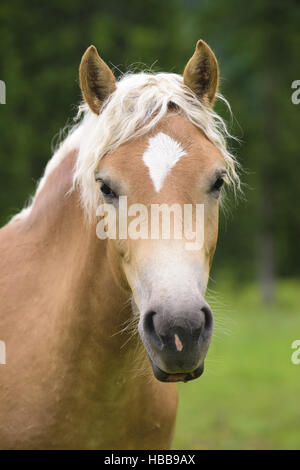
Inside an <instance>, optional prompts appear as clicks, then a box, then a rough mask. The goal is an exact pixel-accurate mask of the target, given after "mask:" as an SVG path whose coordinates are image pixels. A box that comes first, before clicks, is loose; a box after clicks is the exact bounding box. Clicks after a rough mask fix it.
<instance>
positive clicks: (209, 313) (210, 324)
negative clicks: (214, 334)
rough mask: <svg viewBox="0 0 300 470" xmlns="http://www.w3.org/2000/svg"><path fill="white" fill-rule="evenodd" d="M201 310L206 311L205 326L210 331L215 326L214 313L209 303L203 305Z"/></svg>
mask: <svg viewBox="0 0 300 470" xmlns="http://www.w3.org/2000/svg"><path fill="white" fill-rule="evenodd" d="M201 311H202V312H203V313H204V327H205V330H206V331H210V330H211V329H212V327H213V315H212V311H211V309H210V308H209V306H208V305H205V306H204V307H202V309H201Z"/></svg>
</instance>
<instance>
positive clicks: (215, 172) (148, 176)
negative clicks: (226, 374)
mask: <svg viewBox="0 0 300 470" xmlns="http://www.w3.org/2000/svg"><path fill="white" fill-rule="evenodd" d="M96 178H97V179H98V180H99V184H100V189H101V190H102V193H103V198H104V201H105V202H106V203H107V205H109V204H110V205H112V206H114V208H115V213H116V214H117V227H118V228H119V225H120V218H122V220H123V222H122V223H123V225H124V217H125V218H126V225H127V228H128V236H127V237H122V239H121V238H120V236H118V235H117V236H116V238H115V239H109V241H108V243H109V256H110V260H111V266H112V269H113V272H114V273H115V275H116V276H117V279H118V281H119V283H120V284H121V285H122V286H123V288H124V289H127V290H128V289H130V291H131V292H132V298H133V305H134V309H135V310H136V313H137V314H138V315H139V327H138V329H139V334H140V337H141V339H142V341H143V343H144V345H145V348H146V351H147V353H148V356H149V358H150V361H151V364H152V367H153V371H154V374H155V376H156V377H157V378H158V379H159V380H163V381H177V380H189V379H192V378H196V377H198V376H199V375H200V374H201V373H202V372H203V362H204V358H205V355H206V352H207V349H208V346H209V341H210V337H211V334H212V330H213V317H212V312H211V309H210V307H209V305H208V304H207V303H206V301H205V300H204V293H205V290H206V286H207V281H208V276H209V270H210V266H211V263H212V258H213V254H214V251H215V247H216V242H217V232H218V206H219V196H220V192H221V186H222V183H223V181H224V180H225V179H226V169H225V163H224V160H223V157H222V155H221V153H220V152H219V151H218V150H217V148H216V147H215V146H214V145H213V144H212V143H211V142H210V141H208V139H207V138H206V137H205V136H204V134H202V133H201V131H200V130H199V129H197V128H196V127H195V126H194V125H193V124H191V123H190V122H189V121H188V120H187V119H186V118H185V117H183V116H182V115H180V114H175V115H174V114H172V113H170V114H168V115H167V116H166V117H165V119H163V120H162V121H161V122H160V123H159V125H158V126H157V128H155V129H154V130H153V131H152V132H151V134H147V135H145V136H142V137H140V138H138V139H135V140H133V141H132V142H129V143H127V144H125V145H123V146H121V147H119V148H118V149H117V150H115V151H114V152H112V153H110V154H107V155H106V156H105V157H103V158H102V160H101V161H100V163H99V165H98V169H97V172H96ZM121 200H122V201H123V202H122V207H121ZM124 200H126V205H124ZM197 206H198V208H199V207H200V208H202V209H204V210H203V211H202V210H201V211H200V214H201V215H202V217H200V218H199V219H197V209H196V207H197ZM162 207H164V209H167V210H166V212H165V215H166V214H168V213H169V214H170V213H172V210H171V211H170V212H168V209H170V208H174V207H176V208H177V209H181V212H180V215H179V218H178V219H177V228H179V229H180V228H183V230H182V233H181V234H180V233H179V236H178V232H176V223H175V213H172V215H171V217H170V219H169V221H170V226H171V230H170V231H169V233H167V237H166V233H163V223H164V222H166V221H164V220H163V215H161V217H160V218H159V219H157V218H155V217H154V215H153V209H155V211H154V212H155V214H157V210H158V208H162ZM187 207H188V208H189V210H192V213H191V218H190V220H191V221H192V225H193V227H194V228H195V227H196V228H197V227H198V229H200V230H203V231H202V234H203V237H202V240H201V241H202V243H198V244H197V245H196V244H193V242H191V240H190V239H188V234H187V233H186V232H185V230H184V227H183V225H184V223H183V222H184V217H185V209H186V208H187ZM124 210H126V214H124ZM122 211H123V212H122ZM161 214H163V212H162V213H161ZM157 221H159V224H160V226H159V228H157V227H156V226H153V225H155V224H156V223H157ZM172 222H173V224H172ZM142 226H143V227H142ZM133 227H134V228H136V231H134V230H133ZM117 232H118V233H119V231H118V230H117ZM179 232H180V230H179ZM194 233H195V231H194ZM153 234H154V235H156V237H153ZM180 235H181V236H180Z"/></svg>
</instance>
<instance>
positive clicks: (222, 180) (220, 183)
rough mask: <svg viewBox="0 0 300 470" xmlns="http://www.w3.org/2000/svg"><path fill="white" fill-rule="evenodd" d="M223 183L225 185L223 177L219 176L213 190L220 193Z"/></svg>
mask: <svg viewBox="0 0 300 470" xmlns="http://www.w3.org/2000/svg"><path fill="white" fill-rule="evenodd" d="M223 183H224V179H223V178H222V177H221V176H219V178H217V180H216V182H215V184H214V185H213V187H212V190H213V191H220V189H221V187H222V186H223Z"/></svg>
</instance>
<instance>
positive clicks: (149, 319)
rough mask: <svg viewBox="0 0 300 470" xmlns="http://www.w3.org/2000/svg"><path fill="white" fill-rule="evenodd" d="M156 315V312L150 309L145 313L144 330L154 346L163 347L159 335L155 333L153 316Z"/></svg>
mask: <svg viewBox="0 0 300 470" xmlns="http://www.w3.org/2000/svg"><path fill="white" fill-rule="evenodd" d="M154 315H156V312H154V311H153V310H151V311H150V312H148V313H146V314H145V318H144V332H145V333H146V335H147V336H148V337H149V339H150V341H151V343H152V344H153V346H156V347H157V348H158V349H162V348H163V342H162V340H161V338H160V336H159V335H158V334H157V333H156V331H155V327H154V323H153V317H154Z"/></svg>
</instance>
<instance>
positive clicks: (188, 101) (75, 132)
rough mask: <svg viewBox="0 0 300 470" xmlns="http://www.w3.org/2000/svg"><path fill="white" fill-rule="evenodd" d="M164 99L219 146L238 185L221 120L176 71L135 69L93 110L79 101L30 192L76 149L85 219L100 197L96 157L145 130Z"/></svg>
mask: <svg viewBox="0 0 300 470" xmlns="http://www.w3.org/2000/svg"><path fill="white" fill-rule="evenodd" d="M217 98H218V99H221V100H223V101H224V102H225V103H226V105H227V106H228V107H229V104H228V102H227V101H226V100H225V99H224V98H223V97H222V95H220V94H218V95H217ZM170 103H173V104H174V105H175V107H176V112H179V113H181V114H182V115H184V116H186V117H187V118H188V119H189V121H190V122H192V123H193V124H194V125H195V126H197V127H198V128H199V129H201V130H202V131H203V132H204V134H205V135H206V137H207V138H208V139H209V140H210V141H211V142H212V143H213V144H214V145H215V146H216V147H217V148H218V149H219V150H220V151H221V153H222V154H223V156H224V159H225V163H226V166H227V172H228V178H229V180H230V182H231V184H232V187H233V188H234V191H236V190H239V188H240V181H239V177H238V174H237V165H238V164H237V162H236V160H235V158H234V156H233V155H231V153H230V152H229V151H228V149H227V144H226V141H227V139H228V138H231V137H232V136H231V135H230V134H229V132H228V130H227V127H226V125H225V123H224V121H223V119H222V118H221V117H220V116H219V115H218V114H216V113H215V112H214V111H213V110H212V109H210V108H208V107H207V106H205V105H204V104H202V103H201V102H200V101H199V99H198V98H197V97H196V95H194V93H193V92H192V91H191V90H190V89H189V88H187V87H186V86H185V85H184V84H183V78H182V76H180V75H177V74H170V73H156V74H152V73H138V74H125V75H124V76H123V77H122V78H121V79H120V80H119V81H118V82H117V89H116V91H115V92H114V93H112V94H111V95H110V97H109V98H108V99H107V101H106V102H105V103H104V105H103V107H102V110H101V113H100V114H99V115H96V114H94V113H93V112H91V111H90V110H89V108H88V106H87V105H86V104H83V105H81V106H79V109H78V114H77V117H76V124H75V125H74V126H73V128H71V130H70V131H69V134H68V136H67V137H66V139H65V140H64V141H63V142H62V143H61V144H60V147H59V148H58V150H57V151H56V152H55V154H54V155H53V157H52V159H51V160H50V161H49V162H48V164H47V166H46V169H45V173H44V176H43V178H42V179H41V181H40V183H39V186H38V188H37V192H36V194H37V193H38V192H39V191H40V190H41V188H42V187H43V185H44V183H45V180H46V178H47V176H48V174H49V173H50V172H51V171H52V170H53V169H54V168H55V167H57V166H58V165H59V163H60V162H61V160H62V159H63V158H64V156H65V155H66V154H67V153H68V152H69V151H70V150H73V149H76V148H78V157H77V161H76V165H75V169H74V176H73V188H74V187H75V186H78V187H79V188H80V194H81V203H82V206H83V208H84V210H85V212H86V214H87V215H88V217H89V219H90V218H91V217H92V216H93V215H95V210H96V207H97V206H98V204H99V202H100V200H99V198H100V194H99V187H98V185H97V184H96V182H95V177H94V172H95V169H96V167H97V165H98V162H99V160H100V159H101V158H102V157H103V156H104V155H105V154H107V153H108V152H111V151H112V150H114V149H116V148H117V147H119V146H120V145H122V144H124V143H125V142H127V141H129V140H131V139H133V138H135V137H138V136H140V135H143V134H146V133H147V132H149V131H150V130H151V129H152V128H153V127H154V126H155V125H156V124H157V123H158V122H159V121H160V120H161V119H162V118H163V117H164V116H165V115H166V113H167V111H168V109H169V105H170ZM229 109H230V107H229ZM29 211H30V207H29V208H27V209H23V211H22V212H21V213H20V214H18V216H16V217H20V216H25V215H27V213H28V212H29Z"/></svg>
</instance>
